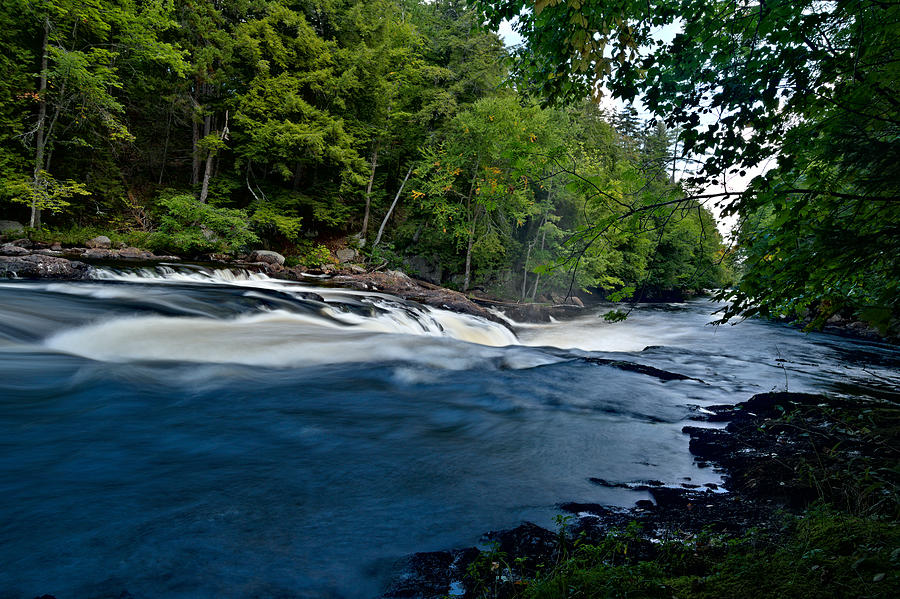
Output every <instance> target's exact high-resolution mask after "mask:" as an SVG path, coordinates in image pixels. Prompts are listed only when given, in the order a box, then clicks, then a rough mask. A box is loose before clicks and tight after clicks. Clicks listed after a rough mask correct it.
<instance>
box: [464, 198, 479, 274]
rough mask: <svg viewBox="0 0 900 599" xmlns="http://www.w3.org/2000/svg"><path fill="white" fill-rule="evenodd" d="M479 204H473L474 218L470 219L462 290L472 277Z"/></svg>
mask: <svg viewBox="0 0 900 599" xmlns="http://www.w3.org/2000/svg"><path fill="white" fill-rule="evenodd" d="M480 209H481V204H478V205H477V206H475V218H474V219H472V228H471V229H469V245H468V247H467V248H466V276H465V279H464V280H463V289H462V290H463V291H468V290H469V281H470V280H471V278H472V246H474V245H475V229H476V227H477V226H478V216H479V215H480V214H481V211H480Z"/></svg>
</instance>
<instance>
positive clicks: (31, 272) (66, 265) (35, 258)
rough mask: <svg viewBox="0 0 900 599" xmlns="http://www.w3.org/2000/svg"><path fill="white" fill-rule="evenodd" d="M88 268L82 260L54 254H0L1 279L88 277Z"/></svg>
mask: <svg viewBox="0 0 900 599" xmlns="http://www.w3.org/2000/svg"><path fill="white" fill-rule="evenodd" d="M90 270H91V267H90V266H88V265H87V264H85V263H84V262H79V261H77V260H67V259H65V258H58V257H55V256H44V255H41V254H26V255H20V256H0V278H3V279H66V280H78V279H86V278H88V276H89V274H90Z"/></svg>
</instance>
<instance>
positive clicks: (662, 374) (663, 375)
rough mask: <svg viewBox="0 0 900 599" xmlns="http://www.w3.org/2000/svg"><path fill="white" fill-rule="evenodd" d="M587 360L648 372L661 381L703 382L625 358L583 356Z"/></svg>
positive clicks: (647, 373) (632, 370) (641, 372)
mask: <svg viewBox="0 0 900 599" xmlns="http://www.w3.org/2000/svg"><path fill="white" fill-rule="evenodd" d="M582 360H584V361H585V362H590V363H591V364H601V365H603V366H612V367H613V368H618V369H619V370H626V371H629V372H638V373H640V374H646V375H648V376H653V377H656V378H658V379H659V380H661V381H664V382H666V381H686V380H691V381H698V382H701V383H702V382H703V381H701V380H700V379H695V378H693V377H690V376H687V375H684V374H679V373H677V372H669V371H668V370H660V369H659V368H654V367H653V366H645V365H644V364H635V363H634V362H625V361H624V360H608V359H606V358H582Z"/></svg>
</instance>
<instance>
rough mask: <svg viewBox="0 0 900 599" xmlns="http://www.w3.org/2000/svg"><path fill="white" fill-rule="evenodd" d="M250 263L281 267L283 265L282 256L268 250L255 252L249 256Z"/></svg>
mask: <svg viewBox="0 0 900 599" xmlns="http://www.w3.org/2000/svg"><path fill="white" fill-rule="evenodd" d="M250 261H251V262H265V263H266V264H279V265H282V264H284V256H282V255H281V254H279V253H278V252H273V251H270V250H255V251H253V252H251V254H250Z"/></svg>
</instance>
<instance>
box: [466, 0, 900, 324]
mask: <svg viewBox="0 0 900 599" xmlns="http://www.w3.org/2000/svg"><path fill="white" fill-rule="evenodd" d="M480 4H481V5H483V6H484V7H485V9H486V10H487V12H488V14H489V16H490V18H491V22H492V23H493V24H495V25H497V24H499V23H500V21H501V19H504V18H506V19H516V22H517V28H518V31H519V33H520V34H521V35H522V36H523V37H524V40H525V43H524V44H523V45H522V46H521V48H520V50H519V52H518V53H517V61H516V63H515V64H516V68H515V71H516V76H517V80H518V82H519V87H520V88H521V89H527V90H529V91H530V92H532V93H534V94H536V95H537V96H538V97H541V98H544V99H545V100H546V101H550V102H554V101H555V102H560V103H566V102H568V101H570V100H571V99H572V98H580V97H584V96H586V95H595V94H597V93H599V92H600V91H601V90H602V89H603V88H604V86H605V88H606V89H608V90H609V92H610V93H611V94H612V95H613V96H615V97H617V98H620V99H622V100H624V101H635V100H639V101H641V102H642V103H643V104H644V105H645V106H646V107H647V109H648V111H649V112H651V113H652V114H654V115H655V118H656V119H658V121H659V122H662V123H665V124H666V126H668V127H669V128H671V129H672V130H676V131H679V132H680V134H679V137H678V139H679V141H680V142H681V146H680V155H681V156H682V157H683V158H684V159H685V160H690V161H692V162H693V164H695V167H694V168H693V169H692V170H693V174H692V175H691V176H688V177H686V178H685V179H684V181H683V185H684V187H685V191H686V192H687V193H686V197H687V198H691V197H693V198H695V199H706V200H718V201H719V203H720V205H721V206H722V207H723V209H724V210H725V212H726V213H731V214H734V215H737V216H738V217H739V218H740V224H739V228H738V232H737V245H738V252H739V254H740V256H741V261H742V276H741V277H740V279H739V282H738V284H737V285H735V286H734V287H733V288H732V289H731V290H728V291H725V292H723V293H722V294H721V297H722V298H723V299H727V300H729V301H731V302H732V305H731V307H730V308H729V309H728V310H727V311H726V312H725V314H724V317H725V318H726V319H727V318H730V317H733V316H736V315H743V316H749V315H754V314H761V315H765V316H788V317H794V318H796V317H801V318H803V317H805V318H808V319H809V320H811V321H812V324H813V325H814V326H817V325H820V324H822V323H823V322H825V321H826V320H827V319H828V318H831V317H832V316H834V315H836V314H839V313H842V312H844V313H851V314H853V315H855V316H856V317H858V318H862V319H865V320H868V321H869V322H871V323H873V324H874V325H876V326H878V327H879V328H880V329H881V330H882V332H885V331H888V330H891V329H893V330H896V329H897V327H898V319H897V307H898V304H897V302H898V299H897V298H898V293H897V291H898V284H900V283H898V281H900V266H898V260H897V255H898V254H900V246H898V243H900V234H898V233H900V230H898V227H900V208H898V206H900V170H898V169H900V166H898V165H900V143H898V139H900V138H898V133H900V102H898V101H897V97H898V95H900V93H898V92H900V90H898V81H900V76H898V75H900V72H898V68H900V67H898V65H900V61H898V59H897V52H898V50H897V48H898V45H897V39H898V37H900V6H898V5H897V3H893V2H879V1H877V0H862V1H856V0H854V1H842V0H841V1H837V2H819V1H817V0H802V1H799V2H757V1H755V0H752V1H751V0H738V1H730V2H709V1H707V0H651V1H649V2H648V1H645V0H625V1H621V0H615V1H607V0H582V1H577V2H559V1H556V0H538V1H537V2H529V1H526V0H500V1H489V0H483V1H482V2H480ZM751 176H752V177H753V178H752V180H750V181H749V183H748V184H747V185H746V189H744V185H742V184H741V183H740V178H745V180H746V179H750V177H751ZM735 179H737V180H738V181H737V182H735Z"/></svg>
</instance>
